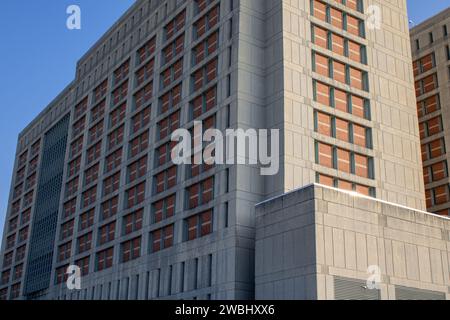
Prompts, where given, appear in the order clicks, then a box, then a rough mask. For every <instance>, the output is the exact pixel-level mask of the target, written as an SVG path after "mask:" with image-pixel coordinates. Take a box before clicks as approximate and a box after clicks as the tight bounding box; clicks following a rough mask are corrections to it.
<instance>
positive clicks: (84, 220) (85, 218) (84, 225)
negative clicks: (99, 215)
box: [79, 209, 95, 231]
mask: <svg viewBox="0 0 450 320" xmlns="http://www.w3.org/2000/svg"><path fill="white" fill-rule="evenodd" d="M94 215H95V210H94V209H92V210H89V211H88V212H86V213H84V214H82V215H80V227H79V230H80V231H83V230H86V229H88V228H90V227H92V226H93V225H94Z"/></svg>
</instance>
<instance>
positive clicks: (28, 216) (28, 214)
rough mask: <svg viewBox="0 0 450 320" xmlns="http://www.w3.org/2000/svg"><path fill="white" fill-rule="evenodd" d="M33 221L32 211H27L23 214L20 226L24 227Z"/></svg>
mask: <svg viewBox="0 0 450 320" xmlns="http://www.w3.org/2000/svg"><path fill="white" fill-rule="evenodd" d="M30 219H31V209H28V210H25V211H24V212H22V216H21V217H20V224H21V225H22V226H23V225H25V224H27V223H28V222H30Z"/></svg>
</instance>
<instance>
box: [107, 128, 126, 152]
mask: <svg viewBox="0 0 450 320" xmlns="http://www.w3.org/2000/svg"><path fill="white" fill-rule="evenodd" d="M123 131H124V126H123V125H122V126H121V127H119V128H117V129H116V130H114V131H113V132H112V133H110V134H109V136H108V149H109V150H111V149H113V148H115V147H117V146H118V145H120V144H121V143H122V142H123Z"/></svg>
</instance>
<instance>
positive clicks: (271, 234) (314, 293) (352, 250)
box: [255, 185, 450, 300]
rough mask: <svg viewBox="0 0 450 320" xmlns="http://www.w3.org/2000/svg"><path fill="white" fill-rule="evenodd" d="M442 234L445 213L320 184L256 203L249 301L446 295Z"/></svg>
mask: <svg viewBox="0 0 450 320" xmlns="http://www.w3.org/2000/svg"><path fill="white" fill-rule="evenodd" d="M449 236H450V219H448V218H447V217H441V216H438V215H433V214H430V213H427V212H424V211H420V210H415V209H411V208H408V207H404V206H399V205H395V204H392V203H389V202H385V201H382V200H377V199H373V198H369V197H365V196H361V195H357V194H355V193H351V192H348V191H342V190H338V189H333V188H330V187H326V186H321V185H310V186H307V187H304V188H301V189H298V190H294V191H292V192H290V193H288V194H285V195H282V196H280V197H276V198H274V199H270V200H268V201H265V202H263V203H261V204H258V206H257V209H256V245H255V248H256V250H255V251H256V263H255V264H256V271H255V272H256V273H255V294H256V299H268V300H271V299H302V300H303V299H312V300H316V299H320V300H335V299H337V300H342V299H352V300H380V299H383V300H449V299H450V268H449V265H450V241H449V240H450V237H449ZM374 272H379V280H375V279H372V278H371V273H374ZM369 279H370V280H375V281H379V282H378V286H377V287H376V288H373V289H371V287H370V286H369V285H370V283H369V285H368V282H367V281H368V280H369Z"/></svg>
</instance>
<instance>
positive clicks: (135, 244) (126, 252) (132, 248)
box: [122, 237, 141, 262]
mask: <svg viewBox="0 0 450 320" xmlns="http://www.w3.org/2000/svg"><path fill="white" fill-rule="evenodd" d="M140 256H141V237H138V238H136V239H133V240H130V241H127V242H124V243H122V262H128V261H130V260H134V259H137V258H139V257H140Z"/></svg>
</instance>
